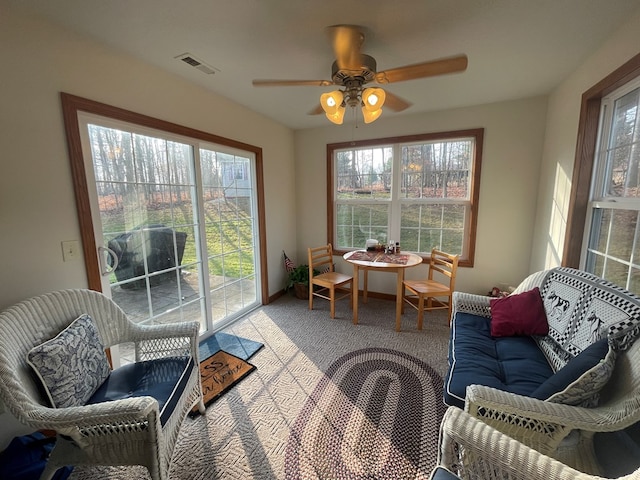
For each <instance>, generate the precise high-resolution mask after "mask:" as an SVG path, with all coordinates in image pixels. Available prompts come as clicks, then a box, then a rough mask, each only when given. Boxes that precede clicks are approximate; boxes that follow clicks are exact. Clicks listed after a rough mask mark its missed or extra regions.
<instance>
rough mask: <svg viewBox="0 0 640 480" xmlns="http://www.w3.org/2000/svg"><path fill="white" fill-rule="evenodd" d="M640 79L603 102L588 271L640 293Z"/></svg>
mask: <svg viewBox="0 0 640 480" xmlns="http://www.w3.org/2000/svg"><path fill="white" fill-rule="evenodd" d="M639 108H640V79H636V80H635V81H633V82H630V83H628V84H627V85H625V86H623V87H621V88H619V89H617V90H615V91H614V92H613V93H611V94H610V95H607V96H605V97H603V99H602V105H601V108H600V112H601V119H600V127H599V141H598V144H597V150H596V155H595V169H594V171H595V175H594V179H593V186H592V192H591V197H590V203H589V215H588V219H587V220H588V223H587V225H588V227H587V229H586V231H587V235H586V238H585V243H586V249H585V252H584V257H585V258H584V263H585V266H584V268H585V270H587V271H589V272H592V273H594V274H596V275H598V276H600V277H603V278H605V279H607V280H609V281H611V282H613V283H615V284H617V285H620V286H622V287H625V288H626V289H628V290H630V291H633V292H640V224H639V222H638V220H639V219H640V112H639V111H638V110H639Z"/></svg>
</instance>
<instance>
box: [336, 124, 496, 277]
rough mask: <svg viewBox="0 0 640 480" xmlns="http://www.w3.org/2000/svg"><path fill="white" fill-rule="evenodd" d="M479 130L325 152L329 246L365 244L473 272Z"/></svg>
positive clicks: (343, 248)
mask: <svg viewBox="0 0 640 480" xmlns="http://www.w3.org/2000/svg"><path fill="white" fill-rule="evenodd" d="M483 133H484V130H483V129H476V130H464V131H455V132H445V133H435V134H424V135H412V136H408V137H396V138H389V139H379V140H367V141H360V142H348V143H341V144H330V145H328V146H327V159H328V172H329V179H330V184H329V190H330V191H329V195H328V201H329V205H328V211H329V212H330V214H329V226H328V227H329V228H328V230H329V241H330V242H331V243H332V244H333V245H334V249H335V250H336V251H343V252H344V251H348V250H353V249H357V248H363V247H364V245H365V242H366V240H367V239H370V238H371V239H377V240H378V241H379V242H381V243H389V242H392V241H393V242H396V241H398V242H400V248H401V249H402V250H407V251H412V252H417V253H421V254H424V255H428V254H429V253H430V252H431V250H432V249H433V248H439V249H442V250H444V251H447V252H450V253H457V254H460V259H461V260H460V262H461V264H462V265H465V266H473V256H474V246H475V231H476V219H477V211H478V194H479V186H480V164H481V157H482V140H483Z"/></svg>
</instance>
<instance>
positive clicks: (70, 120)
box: [60, 92, 269, 304]
mask: <svg viewBox="0 0 640 480" xmlns="http://www.w3.org/2000/svg"><path fill="white" fill-rule="evenodd" d="M60 98H61V101H62V114H63V118H64V125H65V130H66V137H67V147H68V150H69V161H70V163H71V171H72V176H73V186H74V192H75V198H76V208H77V210H78V222H79V225H80V235H81V239H82V245H83V254H84V262H85V268H86V271H87V282H88V286H89V288H90V289H92V290H97V291H102V284H101V281H100V266H99V265H98V258H97V256H96V253H95V251H93V246H94V245H96V238H95V235H94V232H93V222H92V219H91V205H90V203H89V189H88V186H87V181H86V172H85V167H84V159H83V155H82V144H81V140H80V126H79V123H78V112H80V111H82V112H87V113H93V114H95V115H100V116H102V117H106V118H112V119H116V120H120V121H123V122H128V123H133V124H136V125H141V126H144V127H149V128H153V129H155V130H162V131H165V132H169V133H173V134H176V135H181V136H184V137H191V138H194V139H196V140H200V141H203V142H210V143H215V144H219V145H224V146H227V147H231V148H237V149H240V150H246V151H249V152H252V153H253V154H254V155H255V160H256V185H257V189H256V190H257V191H256V195H257V198H256V201H257V204H258V227H259V229H260V232H262V235H260V240H259V242H260V243H259V248H260V284H261V286H262V289H261V292H262V303H263V304H268V303H269V283H268V278H269V276H268V272H267V242H266V235H265V234H264V232H266V221H265V207H264V174H263V163H262V148H260V147H256V146H253V145H249V144H246V143H242V142H238V141H235V140H231V139H228V138H225V137H220V136H218V135H214V134H212V133H207V132H203V131H200V130H195V129H192V128H189V127H184V126H182V125H178V124H175V123H170V122H167V121H164V120H160V119H157V118H153V117H149V116H146V115H142V114H139V113H135V112H132V111H129V110H125V109H122V108H118V107H114V106H111V105H107V104H104V103H99V102H96V101H93V100H89V99H86V98H82V97H78V96H75V95H71V94H69V93H64V92H61V93H60Z"/></svg>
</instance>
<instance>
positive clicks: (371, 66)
mask: <svg viewBox="0 0 640 480" xmlns="http://www.w3.org/2000/svg"><path fill="white" fill-rule="evenodd" d="M376 67H377V65H376V60H375V58H373V57H371V56H369V55H365V54H361V55H360V66H359V67H358V68H353V69H351V68H350V69H346V68H343V69H341V68H340V67H339V66H338V63H337V62H333V65H331V79H332V80H333V83H334V84H336V85H343V86H347V84H349V83H353V82H354V81H358V82H359V83H360V85H364V84H365V83H369V82H372V81H373V80H374V79H375V75H376Z"/></svg>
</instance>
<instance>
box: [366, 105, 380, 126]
mask: <svg viewBox="0 0 640 480" xmlns="http://www.w3.org/2000/svg"><path fill="white" fill-rule="evenodd" d="M380 115H382V109H381V108H379V109H378V110H373V111H371V110H368V109H367V107H366V106H364V107H362V117H363V118H364V123H371V122H375V121H376V120H377V119H378V117H379V116H380Z"/></svg>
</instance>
